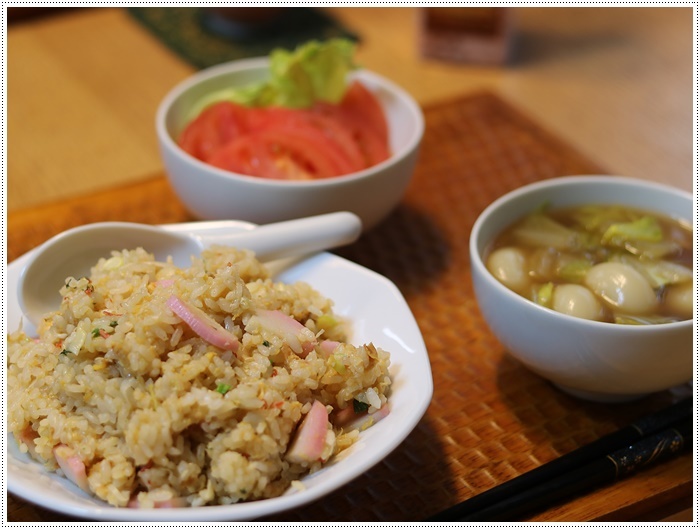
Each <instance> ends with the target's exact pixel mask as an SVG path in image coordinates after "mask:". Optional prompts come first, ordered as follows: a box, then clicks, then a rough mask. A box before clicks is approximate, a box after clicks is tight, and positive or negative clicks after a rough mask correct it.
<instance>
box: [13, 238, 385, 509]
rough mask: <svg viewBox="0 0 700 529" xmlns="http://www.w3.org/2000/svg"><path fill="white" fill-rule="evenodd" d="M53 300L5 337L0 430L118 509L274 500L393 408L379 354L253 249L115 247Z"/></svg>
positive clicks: (315, 295)
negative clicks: (41, 314)
mask: <svg viewBox="0 0 700 529" xmlns="http://www.w3.org/2000/svg"><path fill="white" fill-rule="evenodd" d="M61 293H62V295H63V302H62V304H61V306H60V309H59V310H58V311H57V312H54V313H51V314H48V315H47V316H46V318H45V319H44V321H43V323H42V324H41V325H40V328H39V330H38V338H35V337H31V336H27V335H26V334H25V333H24V332H22V331H21V330H18V331H16V332H14V333H13V334H11V335H9V337H8V343H9V347H8V361H7V372H8V398H7V402H8V427H9V429H10V431H11V432H12V433H13V434H14V436H15V438H16V440H17V442H18V444H19V447H20V450H22V451H23V452H28V453H29V454H30V455H31V456H32V457H33V458H35V459H36V460H38V461H40V462H42V463H43V464H44V465H45V466H46V467H47V468H48V469H51V470H55V471H57V472H60V473H63V474H64V475H65V476H66V477H67V478H68V479H70V480H71V481H73V482H74V483H75V484H76V485H78V486H79V487H81V488H82V489H84V490H85V491H88V492H89V493H91V494H94V495H96V496H97V497H99V498H102V499H103V500H105V501H107V502H109V503H110V504H112V505H115V506H121V507H126V506H130V507H177V506H200V505H216V504H231V503H235V502H240V501H246V500H257V499H262V498H270V497H274V496H278V495H280V494H282V493H283V492H284V491H285V490H287V489H288V488H289V487H290V485H291V484H293V482H295V480H298V479H299V478H300V477H302V476H304V475H305V474H307V473H309V472H314V471H316V470H318V469H319V468H321V467H322V466H323V465H324V464H325V463H326V462H327V461H328V460H329V459H330V458H331V457H332V456H333V455H334V454H336V453H338V452H339V451H341V450H343V449H345V448H347V447H348V446H350V445H351V444H352V443H353V442H354V440H355V439H357V436H358V430H359V429H362V428H364V427H367V426H368V425H371V424H372V423H373V422H376V421H377V420H379V419H380V418H381V417H383V416H385V415H386V413H388V404H387V394H388V391H389V389H390V384H391V380H390V377H389V372H388V367H389V355H388V353H387V352H385V351H382V350H381V349H378V348H376V347H374V346H373V345H372V344H367V345H361V346H354V345H351V344H349V343H346V336H347V334H346V331H347V329H346V328H345V325H344V323H343V321H341V318H339V317H338V316H337V315H335V314H334V313H333V310H332V302H331V301H330V300H328V299H326V298H325V297H323V296H322V295H321V294H320V293H318V292H316V291H315V290H314V289H312V288H311V287H310V286H309V285H308V284H305V283H303V282H298V283H295V284H283V283H279V282H273V281H272V280H271V279H270V277H269V275H268V272H267V270H266V269H265V267H264V266H263V265H262V264H261V263H260V262H258V261H257V260H256V259H255V257H254V255H253V254H252V253H250V252H248V251H244V250H238V249H233V248H227V247H222V246H217V247H212V248H210V249H208V250H206V251H205V252H203V253H202V256H201V257H200V258H194V259H193V261H192V266H191V267H189V268H186V269H180V268H177V267H175V266H174V265H173V264H172V263H171V262H157V261H155V260H154V257H153V255H151V254H149V253H147V252H146V251H144V250H143V249H137V250H133V251H122V252H114V253H113V254H112V257H110V258H108V259H101V260H100V261H99V262H98V263H97V265H96V266H95V267H94V268H93V269H92V273H91V277H89V278H68V279H67V280H66V284H65V285H64V286H63V287H62V289H61Z"/></svg>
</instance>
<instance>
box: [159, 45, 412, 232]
mask: <svg viewBox="0 0 700 529" xmlns="http://www.w3.org/2000/svg"><path fill="white" fill-rule="evenodd" d="M270 65H271V59H270V58H267V57H265V58H256V59H246V60H239V61H234V62H230V63H226V64H221V65H218V66H215V67H212V68H208V69H206V70H202V71H201V72H199V73H197V74H195V75H193V76H192V77H190V78H188V79H186V80H185V81H184V82H182V83H180V84H179V85H177V86H176V87H175V88H173V89H172V90H171V91H170V92H169V93H168V94H167V95H166V97H165V98H164V100H163V101H162V103H161V104H160V106H159V108H158V111H157V116H156V130H157V135H158V141H159V145H160V150H161V154H162V157H163V161H164V165H165V169H166V173H167V176H168V178H169V180H170V183H171V185H172V187H173V188H174V190H175V192H176V193H177V195H178V196H179V197H180V199H181V200H182V202H183V204H184V205H185V206H186V207H187V209H188V210H189V211H190V212H191V213H192V214H193V215H194V216H195V217H197V218H200V219H207V220H216V219H237V220H245V221H249V222H253V223H256V224H265V223H269V222H276V221H281V220H287V219H292V218H299V217H305V216H309V215H317V214H322V213H329V212H333V211H351V212H353V213H355V214H357V215H358V216H359V217H360V218H361V219H362V222H363V228H364V229H365V230H369V229H371V228H372V227H374V226H376V225H377V224H378V223H380V222H381V221H382V220H383V219H384V218H385V217H386V216H387V215H388V214H389V213H390V212H391V211H392V210H393V209H394V208H395V207H396V206H397V205H398V203H399V202H400V200H401V198H402V196H403V194H404V191H405V189H406V187H407V185H408V184H409V182H410V180H411V177H412V176H413V173H414V169H415V165H416V161H417V157H418V151H419V147H420V144H421V141H422V137H423V132H424V127H425V125H424V118H423V114H422V112H421V109H420V107H419V106H418V104H417V103H416V102H415V100H414V99H413V98H412V97H411V96H410V95H409V94H408V93H407V92H406V91H405V90H403V89H402V88H401V87H399V86H397V85H396V84H394V83H393V82H391V81H389V80H387V79H385V78H384V77H382V76H380V75H377V74H375V73H373V72H369V71H366V70H362V69H353V70H352V71H350V72H349V73H348V74H347V76H344V79H343V83H344V86H343V87H342V95H340V97H337V96H338V94H339V93H336V99H337V102H336V101H328V100H317V101H313V102H312V103H311V104H310V105H309V104H307V105H306V106H303V105H302V106H292V107H287V106H281V105H280V104H279V103H276V102H274V101H273V102H272V104H267V103H260V99H262V100H265V99H270V97H269V94H268V92H266V90H267V88H263V89H257V92H256V95H255V97H256V98H257V99H258V101H256V102H255V103H254V104H252V105H250V104H241V103H239V102H238V101H231V100H229V98H228V97H227V95H226V94H227V91H229V90H234V91H237V94H238V95H237V96H236V97H238V98H239V99H240V93H243V96H242V97H243V98H244V99H245V98H246V97H248V94H247V92H246V90H248V89H247V88H243V89H241V87H251V86H253V87H254V86H258V85H260V84H261V83H265V82H266V80H268V79H270V76H271V74H270V71H271V69H272V68H271V66H270ZM341 73H342V72H341ZM331 74H333V75H336V76H338V75H339V73H338V72H331ZM276 82H277V84H279V81H276ZM268 84H269V81H268ZM338 89H339V88H338V87H337V83H336V92H337V90H338ZM221 94H224V95H223V96H222V95H221ZM296 95H297V94H295V93H294V94H292V99H293V98H294V97H296ZM234 99H235V98H234ZM287 99H289V98H287ZM302 99H303V97H302Z"/></svg>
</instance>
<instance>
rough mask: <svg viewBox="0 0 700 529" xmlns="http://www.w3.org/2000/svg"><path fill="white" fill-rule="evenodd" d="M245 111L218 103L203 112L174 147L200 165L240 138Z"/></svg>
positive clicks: (240, 107)
mask: <svg viewBox="0 0 700 529" xmlns="http://www.w3.org/2000/svg"><path fill="white" fill-rule="evenodd" d="M246 115H247V109H246V108H244V107H242V106H240V105H236V104H234V103H230V102H228V101H222V102H220V103H215V104H213V105H211V106H209V107H207V108H205V109H204V110H203V111H202V112H201V113H200V114H199V116H197V117H196V118H195V119H194V120H193V121H191V122H190V123H189V124H188V125H187V127H185V130H183V131H182V134H181V135H180V139H179V141H178V144H179V145H180V147H182V148H183V149H184V150H185V151H186V152H188V153H189V154H191V155H192V156H194V157H195V158H198V159H200V160H203V161H207V160H208V159H209V158H210V157H211V156H212V154H213V153H214V152H215V151H216V150H218V149H219V148H220V147H222V146H223V145H225V144H227V143H228V142H229V141H231V140H232V139H233V138H235V137H238V136H240V135H241V134H244V133H245V132H246V130H247V129H248V126H247V117H246Z"/></svg>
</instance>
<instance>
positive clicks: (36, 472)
mask: <svg viewBox="0 0 700 529" xmlns="http://www.w3.org/2000/svg"><path fill="white" fill-rule="evenodd" d="M165 227H166V228H167V229H171V230H175V231H185V232H190V233H197V232H200V233H201V232H214V233H215V232H217V231H219V232H220V230H223V229H227V230H231V229H252V228H254V226H253V225H251V224H248V223H244V222H238V221H220V222H201V223H188V224H179V225H168V226H165ZM31 253H32V252H28V253H27V254H25V255H23V256H22V257H20V258H19V259H17V260H15V261H13V262H12V263H10V264H9V265H8V267H7V270H6V272H7V273H6V280H7V283H6V287H7V291H6V292H7V311H6V324H7V328H6V329H7V331H8V332H9V331H12V330H14V329H16V328H17V326H18V325H19V324H20V320H21V317H22V313H21V311H20V308H19V303H18V300H17V295H16V291H17V284H18V280H19V276H20V273H21V271H22V268H23V267H24V265H25V264H26V263H27V262H28V260H29V259H30V258H31ZM273 270H274V271H275V273H276V279H277V280H279V281H284V282H287V283H289V282H293V281H299V280H301V281H306V282H308V283H309V284H311V285H312V286H313V287H314V288H316V289H317V290H319V291H320V292H321V293H322V294H324V295H325V296H327V297H329V298H331V299H332V300H333V301H334V302H335V310H336V312H337V313H339V314H341V315H343V316H346V317H348V318H350V320H351V321H352V324H353V332H352V336H351V342H352V343H355V344H361V343H366V342H370V341H371V342H373V343H374V344H375V345H376V346H378V347H381V348H383V349H386V350H387V351H389V352H390V353H391V368H390V373H391V375H392V379H393V389H392V393H391V395H390V398H389V402H390V405H391V413H390V414H389V415H388V416H387V418H385V419H384V420H382V421H381V422H379V423H377V424H376V425H374V426H373V427H372V428H369V429H368V430H366V431H364V432H363V433H362V434H361V435H360V439H359V441H358V442H357V443H356V444H355V445H353V446H352V447H351V448H349V449H348V450H345V451H344V452H342V453H341V454H340V455H339V457H337V458H335V459H334V460H332V461H331V462H330V463H329V464H328V465H327V466H326V467H325V468H323V469H322V470H321V471H319V472H316V473H315V474H312V475H309V476H307V477H306V478H304V479H303V480H302V482H303V484H304V486H305V488H304V490H301V491H288V493H287V494H285V495H283V496H281V497H278V498H273V499H269V500H260V501H254V502H249V503H240V504H237V505H228V506H211V507H195V508H184V509H128V508H116V507H112V506H110V505H108V504H107V503H104V502H102V501H100V500H98V499H96V498H94V497H91V496H89V495H88V494H86V493H84V492H83V491H81V490H80V489H79V488H77V487H76V486H75V485H73V484H72V483H70V482H69V481H68V480H66V479H65V478H62V477H60V476H59V475H57V474H54V473H51V472H47V471H46V470H44V468H43V467H42V466H41V465H40V464H39V463H37V462H35V461H33V460H31V459H30V458H29V456H27V455H25V454H22V453H20V451H19V449H18V447H17V444H16V442H15V440H14V436H13V435H11V434H10V433H6V451H5V454H6V457H7V465H6V469H7V489H8V491H9V492H11V493H13V494H15V495H17V496H19V497H21V498H23V499H25V500H27V501H29V502H32V503H36V504H38V505H40V506H42V507H44V508H47V509H51V510H54V511H58V512H61V513H64V514H66V515H69V516H76V517H80V518H87V519H93V520H109V521H122V522H132V521H141V522H154V521H162V522H171V521H172V522H189V521H192V522H194V521H197V522H218V521H247V520H254V519H256V518H260V517H263V516H267V515H271V514H273V513H277V512H281V511H285V510H288V509H292V508H294V507H299V506H300V505H303V504H306V503H309V502H311V501H314V500H317V499H318V498H320V497H322V496H324V495H326V494H328V493H330V492H332V491H333V490H335V489H337V488H339V487H341V486H342V485H344V484H346V483H348V482H349V481H351V480H353V479H354V478H357V477H358V476H360V475H361V474H362V473H364V472H365V471H367V470H368V469H370V468H371V467H372V466H374V465H375V464H377V463H378V462H379V461H381V460H382V459H383V458H384V457H386V456H387V455H388V454H389V453H390V452H391V451H392V450H394V449H395V448H396V447H397V446H398V445H399V444H400V443H401V442H402V441H403V440H404V439H405V438H406V437H407V436H408V434H409V433H410V432H411V431H412V430H413V428H414V427H415V426H416V424H417V423H418V421H419V420H420V419H421V417H422V416H423V414H424V413H425V411H426V409H427V407H428V405H429V404H430V400H431V398H432V393H433V381H432V374H431V370H430V362H429V360H428V354H427V351H426V349H425V344H424V342H423V338H422V336H421V333H420V330H419V328H418V325H417V324H416V321H415V319H414V317H413V315H412V313H411V311H410V309H409V307H408V305H407V304H406V301H405V300H404V298H403V296H402V295H401V293H400V292H399V290H398V289H397V288H396V286H395V285H394V284H393V283H392V282H391V281H389V280H388V279H386V278H385V277H383V276H381V275H379V274H377V273H375V272H372V271H370V270H368V269H366V268H363V267H361V266H359V265H357V264H355V263H352V262H350V261H347V260H345V259H342V258H340V257H338V256H335V255H332V254H329V253H320V254H316V255H314V256H312V257H309V258H307V259H304V260H301V261H297V262H291V261H288V262H286V263H285V266H281V264H279V263H277V264H275V265H274V266H273ZM23 325H24V327H25V330H26V331H27V332H29V333H33V332H34V328H33V327H32V326H31V324H29V323H28V322H27V321H26V319H25V320H24V322H23Z"/></svg>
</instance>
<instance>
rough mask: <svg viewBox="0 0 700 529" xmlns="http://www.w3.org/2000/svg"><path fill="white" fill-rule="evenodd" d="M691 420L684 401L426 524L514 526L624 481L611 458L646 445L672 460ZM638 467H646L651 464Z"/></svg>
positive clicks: (688, 403) (690, 405) (687, 434)
mask: <svg viewBox="0 0 700 529" xmlns="http://www.w3.org/2000/svg"><path fill="white" fill-rule="evenodd" d="M692 415H693V402H692V399H690V398H688V399H684V400H682V401H680V402H678V403H676V404H673V405H671V406H669V407H667V408H665V409H663V410H660V411H658V412H656V413H653V414H651V415H649V416H646V417H643V418H641V419H639V420H637V421H635V422H633V423H632V424H630V425H628V426H625V427H624V428H622V429H620V430H617V431H616V432H613V433H611V434H608V435H605V436H603V437H601V438H600V439H598V440H596V441H593V442H592V443H590V444H587V445H585V446H582V447H581V448H578V449H576V450H574V451H572V452H569V453H568V454H565V455H563V456H562V457H559V458H557V459H555V460H553V461H550V462H549V463H545V464H544V465H542V466H540V467H538V468H536V469H534V470H532V471H530V472H527V473H525V474H523V475H521V476H518V477H516V478H514V479H512V480H510V481H507V482H505V483H503V484H501V485H498V486H496V487H494V488H493V489H490V490H487V491H485V492H483V493H481V494H479V495H477V496H474V497H472V498H469V499H468V500H465V501H463V502H461V503H459V504H457V505H455V506H453V507H450V508H448V509H446V510H444V511H442V512H440V513H438V514H436V515H434V516H432V517H430V518H428V519H427V520H426V522H456V521H515V520H514V519H515V518H516V517H517V516H522V515H523V514H524V513H525V512H527V511H533V510H535V509H537V508H541V507H543V506H545V505H547V504H551V503H554V502H557V501H559V500H561V499H562V498H564V497H568V496H570V495H571V494H573V493H575V492H583V491H584V490H590V489H591V488H592V487H595V486H598V485H601V484H603V483H606V482H610V481H611V480H614V479H618V478H620V477H622V474H620V473H615V474H613V473H612V472H611V470H610V464H611V459H610V458H613V460H614V458H617V457H623V456H624V453H625V452H624V451H625V450H627V451H631V452H630V453H634V452H635V451H640V450H643V449H644V447H646V446H647V445H648V444H649V443H652V445H653V446H656V445H657V444H658V443H661V445H662V446H664V447H665V449H664V451H663V455H664V456H669V455H673V454H675V453H676V450H675V449H676V448H678V443H675V444H673V443H672V447H673V450H672V449H671V447H670V446H667V445H666V444H664V443H665V442H666V441H667V440H668V439H675V438H676V436H677V435H680V439H681V441H682V440H687V439H689V438H690V437H691V435H692ZM688 425H689V426H688ZM686 444H687V442H686ZM682 445H683V442H681V446H682ZM615 454H617V455H615ZM640 461H643V465H646V464H649V463H651V462H652V461H654V460H649V461H646V460H640ZM640 464H642V463H641V462H640ZM628 466H629V465H628ZM630 468H631V467H630ZM636 468H639V467H636ZM487 517H489V518H488V519H487ZM482 518H483V519H482Z"/></svg>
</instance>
